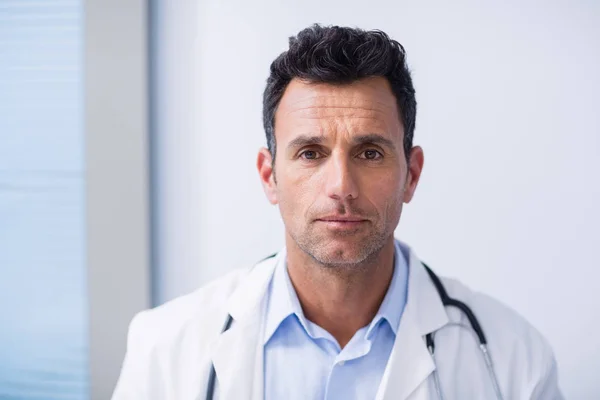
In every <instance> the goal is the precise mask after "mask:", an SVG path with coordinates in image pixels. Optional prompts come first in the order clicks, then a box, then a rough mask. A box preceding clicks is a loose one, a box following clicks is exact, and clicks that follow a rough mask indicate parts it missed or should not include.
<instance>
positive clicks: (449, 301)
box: [422, 263, 487, 349]
mask: <svg viewBox="0 0 600 400" xmlns="http://www.w3.org/2000/svg"><path fill="white" fill-rule="evenodd" d="M422 264H423V266H424V267H425V270H426V271H427V273H428V274H429V277H430V278H431V281H432V282H433V284H434V286H435V288H436V289H437V292H438V294H439V295H440V299H441V300H442V304H443V305H444V306H445V307H456V308H458V309H459V310H460V311H462V312H463V313H464V314H465V315H466V316H467V319H468V320H469V323H470V324H471V327H473V330H474V331H475V333H476V334H477V337H478V339H479V344H482V345H487V339H486V337H485V334H484V333H483V329H481V325H479V321H477V318H476V317H475V314H473V311H471V309H470V308H469V306H467V305H466V304H465V303H463V302H462V301H458V300H456V299H453V298H452V297H450V296H448V292H446V288H445V287H444V285H442V282H441V281H440V278H438V276H437V275H436V274H435V273H434V272H433V271H432V270H431V269H430V268H429V267H428V266H427V264H425V263H422ZM426 341H427V342H428V343H427V347H428V348H429V347H430V343H429V342H431V347H432V348H433V349H435V345H434V344H433V339H432V338H431V335H427V337H426Z"/></svg>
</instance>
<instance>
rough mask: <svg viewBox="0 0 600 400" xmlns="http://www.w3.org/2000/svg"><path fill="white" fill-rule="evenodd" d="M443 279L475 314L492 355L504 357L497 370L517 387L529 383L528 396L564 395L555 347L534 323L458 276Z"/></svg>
mask: <svg viewBox="0 0 600 400" xmlns="http://www.w3.org/2000/svg"><path fill="white" fill-rule="evenodd" d="M442 282H443V283H444V286H445V288H446V290H447V291H448V294H449V295H450V296H451V297H453V298H455V299H457V300H460V301H462V302H463V303H465V304H466V305H467V306H469V308H471V310H472V311H473V313H474V314H475V317H476V318H477V320H478V321H479V323H480V325H481V328H482V330H483V331H484V334H485V335H486V338H487V341H488V349H489V351H490V353H491V355H492V357H493V358H494V359H495V360H500V361H501V362H495V364H496V365H495V367H496V369H497V370H498V371H497V372H498V373H499V374H500V375H504V377H505V379H506V381H507V382H508V383H509V385H513V389H516V388H517V387H518V388H523V387H528V388H529V391H530V392H529V396H530V397H528V398H533V399H538V398H539V399H542V398H543V399H560V398H562V397H561V394H560V391H559V389H558V383H557V380H558V378H557V368H556V361H555V358H554V353H553V351H552V348H551V346H550V344H549V343H548V341H547V340H546V338H545V337H544V336H543V335H542V334H541V333H540V332H539V331H538V330H537V329H536V328H535V327H534V326H533V325H532V324H531V323H529V322H528V321H527V320H526V319H525V318H524V317H523V316H521V315H520V314H519V313H518V312H517V311H515V310H514V309H512V308H510V307H509V306H507V305H505V304H503V303H502V302H500V301H498V300H496V299H494V298H493V297H491V296H488V295H486V294H483V293H480V292H477V291H474V290H471V289H470V288H469V287H467V286H466V285H464V284H462V283H461V282H459V281H457V280H454V279H448V278H442ZM451 313H452V314H451ZM448 314H451V315H452V317H451V318H452V319H458V318H464V316H462V315H459V314H455V313H453V312H452V311H449V312H448ZM461 323H467V322H466V320H463V321H461ZM509 392H510V390H509ZM544 396H545V397H544Z"/></svg>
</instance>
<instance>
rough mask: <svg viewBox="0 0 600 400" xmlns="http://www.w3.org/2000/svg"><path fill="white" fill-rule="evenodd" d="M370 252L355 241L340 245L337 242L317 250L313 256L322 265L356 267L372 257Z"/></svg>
mask: <svg viewBox="0 0 600 400" xmlns="http://www.w3.org/2000/svg"><path fill="white" fill-rule="evenodd" d="M336 242H337V243H336ZM368 250H369V249H366V248H364V245H363V246H361V245H360V244H359V243H356V242H354V241H346V243H339V242H338V241H337V240H336V241H333V242H332V243H328V244H325V245H323V246H319V247H318V248H315V249H314V251H313V252H312V254H311V255H312V256H313V258H314V259H315V260H317V261H319V262H320V263H322V264H329V265H354V264H360V263H362V262H363V261H365V260H366V259H367V258H368V257H369V256H370V255H371V252H370V251H368Z"/></svg>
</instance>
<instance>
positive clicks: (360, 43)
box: [263, 24, 417, 159]
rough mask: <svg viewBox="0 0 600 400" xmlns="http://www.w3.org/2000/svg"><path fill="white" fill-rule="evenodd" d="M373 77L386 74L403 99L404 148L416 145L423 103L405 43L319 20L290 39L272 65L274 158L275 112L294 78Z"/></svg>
mask: <svg viewBox="0 0 600 400" xmlns="http://www.w3.org/2000/svg"><path fill="white" fill-rule="evenodd" d="M371 76H382V77H385V78H386V79H387V80H388V81H389V83H390V86H391V88H392V92H393V93H394V96H395V97H396V101H397V102H398V108H399V114H400V115H401V118H402V124H403V126H404V152H405V155H406V157H407V158H408V156H409V154H410V150H411V149H412V141H413V135H414V131H415V119H416V114H417V101H416V99H415V89H414V87H413V83H412V78H411V76H410V71H409V70H408V67H407V65H406V53H405V51H404V47H402V45H401V44H400V43H398V42H397V41H395V40H392V39H390V37H389V36H388V35H387V34H385V33H384V32H382V31H378V30H374V31H364V30H362V29H358V28H347V27H340V26H321V25H319V24H314V25H312V26H310V27H308V28H306V29H304V30H302V31H300V32H299V33H298V35H296V36H295V37H294V36H292V37H290V39H289V49H288V50H287V51H285V52H283V53H281V54H280V55H279V57H277V58H276V59H275V61H273V63H272V64H271V73H270V75H269V78H268V79H267V87H266V88H265V91H264V94H263V124H264V128H265V133H266V135H267V145H268V148H269V151H270V152H271V155H272V156H273V159H274V158H275V154H276V143H275V132H274V128H275V111H276V110H277V106H278V105H279V102H280V100H281V97H282V96H283V93H284V91H285V89H286V87H287V85H288V84H289V83H290V81H291V80H292V79H294V78H299V79H302V80H306V81H308V82H315V83H332V84H345V83H351V82H354V81H356V80H359V79H361V78H366V77H371Z"/></svg>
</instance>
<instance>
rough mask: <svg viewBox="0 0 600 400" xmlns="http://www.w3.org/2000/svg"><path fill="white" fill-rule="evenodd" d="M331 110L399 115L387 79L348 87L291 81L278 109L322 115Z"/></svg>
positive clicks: (366, 81) (368, 80) (356, 83)
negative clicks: (393, 113) (321, 113)
mask: <svg viewBox="0 0 600 400" xmlns="http://www.w3.org/2000/svg"><path fill="white" fill-rule="evenodd" d="M325 109H328V110H332V111H337V112H341V113H344V112H345V111H348V112H361V111H362V112H375V113H379V112H381V113H389V112H390V111H393V112H395V113H396V112H397V103H396V98H395V96H394V95H393V93H392V91H391V88H390V86H389V83H388V81H387V79H385V78H382V77H372V78H365V79H361V80H359V81H356V82H352V83H348V84H326V83H308V82H303V81H300V80H292V81H291V82H290V84H289V85H288V87H287V88H286V91H285V93H284V95H283V97H282V99H281V103H280V104H279V110H280V111H282V114H283V115H286V114H290V113H297V112H301V113H305V114H311V113H319V112H323V110H325Z"/></svg>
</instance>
